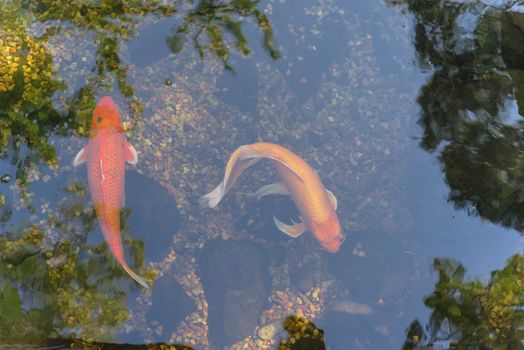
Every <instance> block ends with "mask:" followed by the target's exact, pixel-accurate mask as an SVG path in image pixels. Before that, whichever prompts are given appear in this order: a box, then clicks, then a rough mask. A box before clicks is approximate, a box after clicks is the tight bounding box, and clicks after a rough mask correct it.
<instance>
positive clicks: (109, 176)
mask: <svg viewBox="0 0 524 350" xmlns="http://www.w3.org/2000/svg"><path fill="white" fill-rule="evenodd" d="M137 161H138V156H137V153H136V150H135V148H134V147H133V146H132V145H131V144H130V143H129V142H127V140H126V137H125V135H124V133H123V129H122V122H121V120H120V113H119V111H118V107H117V106H116V104H115V103H114V102H113V99H111V97H108V96H105V97H102V99H101V100H100V101H99V103H98V105H97V106H96V108H95V110H94V111H93V118H92V120H91V129H90V132H89V143H88V144H87V146H85V147H84V148H82V149H81V150H80V152H78V154H77V155H76V157H75V159H74V161H73V165H74V166H78V165H80V164H82V163H84V162H87V177H88V180H89V188H90V190H91V198H92V200H93V204H94V206H95V211H96V217H97V218H98V224H99V225H100V228H101V229H102V233H103V234H104V239H105V240H106V242H107V244H108V245H109V249H110V250H111V253H113V256H114V257H115V258H116V259H117V260H118V262H119V263H120V265H122V267H123V268H124V270H125V271H126V272H127V273H128V274H129V276H131V277H132V278H133V279H134V280H135V281H137V282H138V283H140V284H141V285H142V286H144V287H145V288H147V287H148V285H147V283H146V281H145V280H144V279H143V278H142V277H141V276H139V275H138V274H136V273H135V272H133V270H131V268H130V267H129V266H128V265H127V263H126V260H125V257H124V248H123V247H122V240H121V239H120V208H121V207H122V205H123V201H124V181H125V162H128V163H130V164H136V163H137Z"/></svg>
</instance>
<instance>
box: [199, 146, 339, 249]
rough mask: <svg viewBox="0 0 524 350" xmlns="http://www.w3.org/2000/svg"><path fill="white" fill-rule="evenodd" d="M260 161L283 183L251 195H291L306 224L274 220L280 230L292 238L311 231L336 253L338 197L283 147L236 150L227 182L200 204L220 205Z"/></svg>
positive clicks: (241, 147)
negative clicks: (268, 166)
mask: <svg viewBox="0 0 524 350" xmlns="http://www.w3.org/2000/svg"><path fill="white" fill-rule="evenodd" d="M260 159H269V160H270V161H271V163H272V165H273V166H274V168H275V169H276V171H277V172H278V174H279V175H280V178H281V180H282V182H281V183H275V184H271V185H267V186H263V187H262V188H260V189H259V190H258V191H256V192H255V193H253V194H252V195H254V196H256V197H258V198H260V197H262V196H265V195H269V194H284V195H290V196H291V198H292V199H293V201H294V202H295V204H296V206H297V207H298V210H299V212H300V215H301V218H302V220H303V222H299V223H293V225H287V224H284V223H283V222H281V221H280V220H278V219H277V218H275V217H274V218H273V220H274V221H275V224H276V225H277V227H278V229H279V230H280V231H282V232H284V233H285V234H287V235H289V236H291V237H298V236H300V235H301V234H302V233H303V232H304V231H305V230H306V229H309V230H310V231H312V232H313V234H314V236H315V238H316V239H317V240H318V242H319V243H320V244H321V245H322V246H323V247H324V248H325V249H326V250H327V251H329V252H332V253H335V252H337V251H338V250H339V248H340V245H341V244H342V243H343V241H344V236H343V234H342V232H341V228H340V223H339V221H338V218H337V214H336V212H335V210H336V209H337V200H336V198H335V196H334V195H333V193H331V192H330V191H328V190H326V188H325V187H324V185H323V184H322V181H321V180H320V178H319V176H318V174H317V173H316V171H314V170H313V169H312V168H311V167H310V166H309V165H308V164H307V163H306V162H305V161H304V160H303V159H302V158H300V157H299V156H297V155H296V154H295V153H293V152H291V151H290V150H288V149H287V148H284V147H282V146H279V145H276V144H273V143H267V142H259V143H254V144H251V145H244V146H240V147H239V148H237V149H236V150H235V152H233V154H232V155H231V157H230V158H229V160H228V162H227V165H226V171H225V175H224V181H222V183H220V185H218V186H217V187H216V188H215V189H214V190H213V191H212V192H210V193H208V194H206V195H205V196H203V197H202V198H201V199H200V203H201V204H202V205H203V206H206V207H215V206H216V205H218V203H219V202H220V200H221V199H222V198H223V197H224V196H225V194H226V193H227V192H228V191H229V189H230V188H231V187H232V186H233V184H234V183H235V181H236V180H237V178H238V177H239V176H240V174H242V172H243V171H244V170H245V169H246V168H247V167H249V166H251V165H253V164H254V163H256V162H257V161H258V160H260Z"/></svg>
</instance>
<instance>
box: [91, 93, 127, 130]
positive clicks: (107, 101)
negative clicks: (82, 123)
mask: <svg viewBox="0 0 524 350" xmlns="http://www.w3.org/2000/svg"><path fill="white" fill-rule="evenodd" d="M107 128H116V129H121V128H122V122H121V120H120V112H119V111H118V107H117V105H116V104H115V102H114V101H113V99H112V98H111V97H109V96H104V97H102V98H101V99H100V101H98V105H97V106H96V107H95V110H94V111H93V119H91V130H96V129H107Z"/></svg>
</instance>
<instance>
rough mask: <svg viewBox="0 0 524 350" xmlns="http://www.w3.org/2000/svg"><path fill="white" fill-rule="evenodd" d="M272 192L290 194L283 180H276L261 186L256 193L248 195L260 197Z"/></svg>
mask: <svg viewBox="0 0 524 350" xmlns="http://www.w3.org/2000/svg"><path fill="white" fill-rule="evenodd" d="M270 194H281V195H284V196H287V195H289V191H288V190H287V187H286V185H284V184H283V183H282V182H275V183H272V184H271V185H265V186H262V187H260V188H259V189H258V190H257V191H256V192H254V193H248V196H250V197H256V198H257V199H260V198H262V197H264V196H267V195H270Z"/></svg>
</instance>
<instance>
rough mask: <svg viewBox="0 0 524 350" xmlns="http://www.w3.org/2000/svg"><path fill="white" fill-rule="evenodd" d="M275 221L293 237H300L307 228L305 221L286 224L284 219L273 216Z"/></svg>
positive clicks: (278, 226)
mask: <svg viewBox="0 0 524 350" xmlns="http://www.w3.org/2000/svg"><path fill="white" fill-rule="evenodd" d="M273 221H274V222H275V225H276V226H277V228H278V229H279V230H280V231H282V232H284V233H285V234H286V235H288V236H289V237H293V238H297V237H299V236H300V235H301V234H303V233H304V232H305V231H306V229H307V226H306V224H305V223H303V222H298V223H293V225H288V224H284V223H283V222H282V221H280V220H279V219H277V218H276V217H275V216H273Z"/></svg>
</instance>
